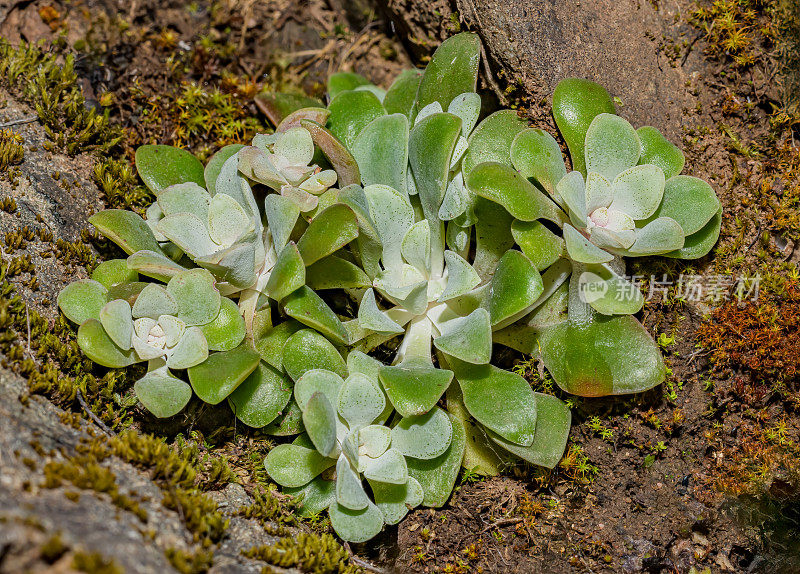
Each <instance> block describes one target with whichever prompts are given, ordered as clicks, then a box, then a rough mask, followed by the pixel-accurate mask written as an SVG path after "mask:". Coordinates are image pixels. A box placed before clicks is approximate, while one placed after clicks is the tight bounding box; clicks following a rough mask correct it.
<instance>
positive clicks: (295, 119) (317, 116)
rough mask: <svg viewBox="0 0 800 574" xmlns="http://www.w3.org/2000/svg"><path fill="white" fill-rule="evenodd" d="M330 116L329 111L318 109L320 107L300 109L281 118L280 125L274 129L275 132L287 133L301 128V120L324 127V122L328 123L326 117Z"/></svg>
mask: <svg viewBox="0 0 800 574" xmlns="http://www.w3.org/2000/svg"><path fill="white" fill-rule="evenodd" d="M330 115H331V113H330V111H328V109H327V108H320V107H309V108H300V109H299V110H295V111H293V112H292V113H291V114H289V115H288V116H286V117H285V118H283V119H282V120H281V123H279V124H278V127H276V128H275V132H276V133H284V132H288V131H289V130H291V129H293V128H298V127H301V122H302V121H303V120H311V121H314V122H317V123H318V124H320V125H323V126H324V125H325V122H327V121H328V117H329V116H330Z"/></svg>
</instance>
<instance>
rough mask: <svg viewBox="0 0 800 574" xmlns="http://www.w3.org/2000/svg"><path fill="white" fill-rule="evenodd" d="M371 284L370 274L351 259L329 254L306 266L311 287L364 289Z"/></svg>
mask: <svg viewBox="0 0 800 574" xmlns="http://www.w3.org/2000/svg"><path fill="white" fill-rule="evenodd" d="M370 284H371V282H370V280H369V276H367V274H366V273H364V271H363V270H362V269H361V267H359V266H358V265H355V264H353V263H350V262H349V261H347V260H345V259H342V258H341V257H337V256H335V255H329V256H328V257H324V258H322V259H320V260H319V261H317V262H316V263H314V264H313V265H309V266H308V267H307V268H306V285H308V286H309V287H310V288H311V289H314V290H315V291H316V290H320V289H362V288H365V287H369V286H370Z"/></svg>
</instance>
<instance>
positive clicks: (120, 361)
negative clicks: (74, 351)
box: [78, 318, 137, 369]
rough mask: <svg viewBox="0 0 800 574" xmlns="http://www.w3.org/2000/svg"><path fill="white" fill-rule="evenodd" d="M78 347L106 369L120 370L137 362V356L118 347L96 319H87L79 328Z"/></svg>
mask: <svg viewBox="0 0 800 574" xmlns="http://www.w3.org/2000/svg"><path fill="white" fill-rule="evenodd" d="M78 345H79V346H80V348H81V350H82V351H83V352H84V354H85V355H86V356H87V357H89V358H90V359H91V360H92V361H94V362H95V363H97V364H98V365H103V366H104V367H110V368H112V369H119V368H122V367H127V366H128V365H132V364H134V363H136V362H137V359H136V354H135V353H134V352H133V351H132V350H127V351H123V350H122V349H120V348H119V347H117V346H116V345H115V344H114V341H112V340H111V338H110V337H109V336H108V335H107V334H106V332H105V330H104V329H103V325H102V324H101V323H100V321H98V320H97V319H94V318H90V319H86V320H85V321H84V322H83V323H81V326H80V327H78Z"/></svg>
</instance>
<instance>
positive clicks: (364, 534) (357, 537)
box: [328, 502, 383, 542]
mask: <svg viewBox="0 0 800 574" xmlns="http://www.w3.org/2000/svg"><path fill="white" fill-rule="evenodd" d="M328 512H329V514H330V517H331V526H333V529H334V530H335V531H336V534H338V535H339V537H340V538H341V539H342V540H347V541H349V542H366V541H367V540H369V539H370V538H373V537H375V536H376V535H377V534H378V533H379V532H380V531H381V529H382V528H383V514H381V511H380V510H378V507H377V506H375V505H374V504H372V502H370V503H369V504H368V505H367V507H366V508H365V509H363V510H350V509H348V508H345V507H344V506H342V505H341V504H339V503H338V502H334V503H333V504H331V507H330V508H329V509H328Z"/></svg>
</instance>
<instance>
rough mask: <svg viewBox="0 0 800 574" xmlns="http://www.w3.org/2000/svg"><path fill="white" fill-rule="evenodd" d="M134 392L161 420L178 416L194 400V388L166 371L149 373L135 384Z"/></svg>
mask: <svg viewBox="0 0 800 574" xmlns="http://www.w3.org/2000/svg"><path fill="white" fill-rule="evenodd" d="M133 391H134V392H135V393H136V397H137V398H138V399H139V401H141V403H142V404H143V405H144V408H146V409H147V410H148V411H150V412H151V413H153V415H155V416H156V417H158V418H160V419H163V418H167V417H171V416H174V415H176V414H178V413H179V412H181V411H182V410H183V407H185V406H186V405H187V404H188V403H189V399H191V398H192V387H190V386H189V385H187V384H186V383H185V382H184V381H182V380H180V379H179V378H177V377H175V376H173V375H171V374H170V373H169V371H168V370H166V369H159V370H156V371H151V372H149V373H147V374H146V375H145V376H143V377H142V378H141V379H139V380H138V381H136V382H135V383H134V385H133Z"/></svg>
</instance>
